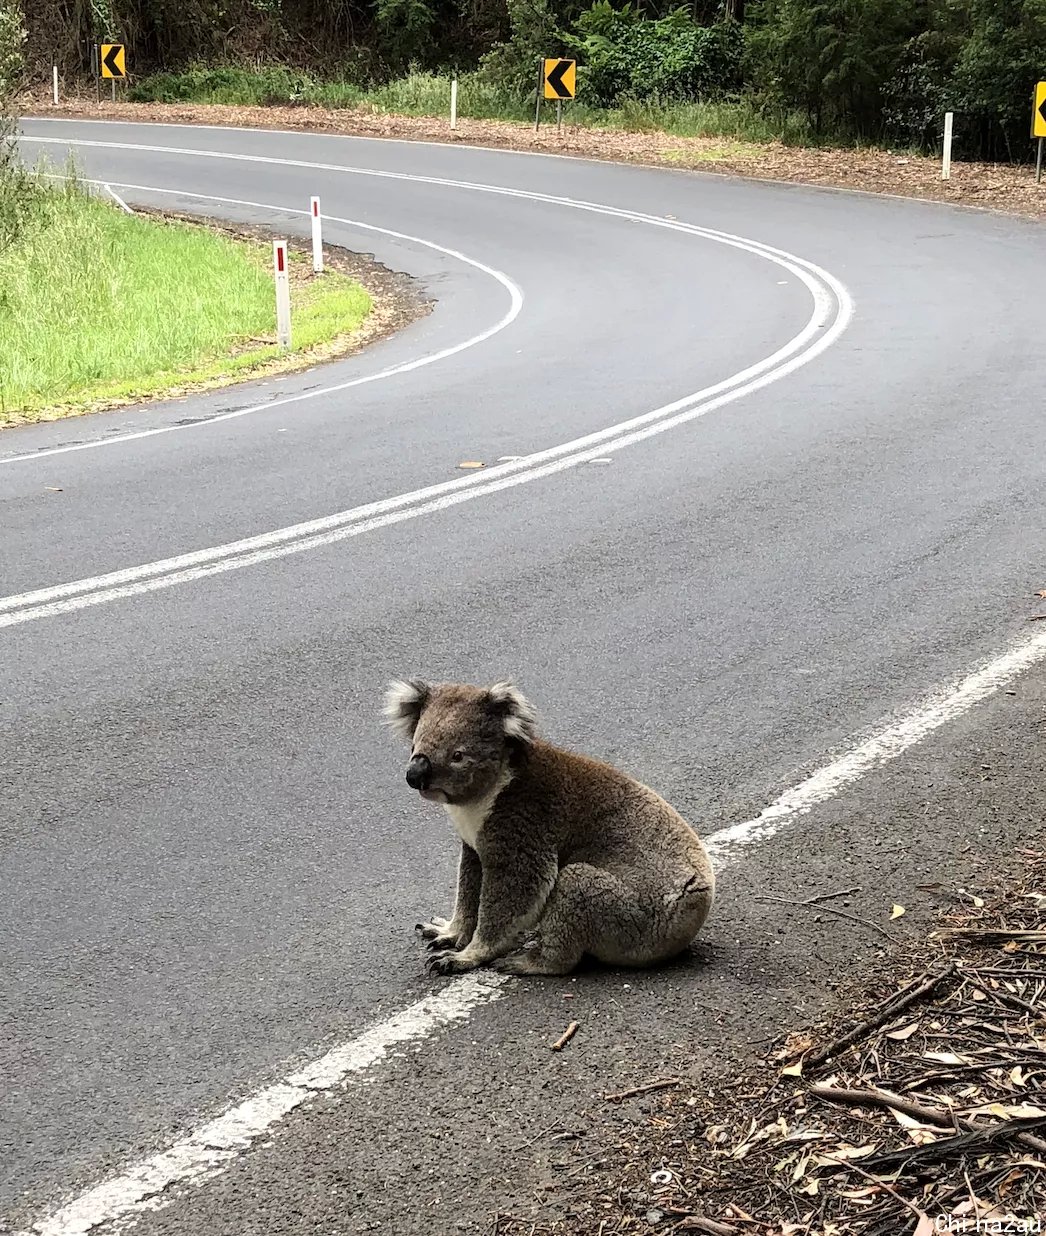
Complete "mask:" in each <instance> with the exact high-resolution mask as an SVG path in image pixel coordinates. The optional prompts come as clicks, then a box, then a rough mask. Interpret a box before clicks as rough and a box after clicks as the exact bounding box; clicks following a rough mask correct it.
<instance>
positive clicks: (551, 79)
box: [545, 60, 571, 99]
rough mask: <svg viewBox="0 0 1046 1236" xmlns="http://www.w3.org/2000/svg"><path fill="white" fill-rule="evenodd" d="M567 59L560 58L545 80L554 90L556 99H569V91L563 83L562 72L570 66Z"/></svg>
mask: <svg viewBox="0 0 1046 1236" xmlns="http://www.w3.org/2000/svg"><path fill="white" fill-rule="evenodd" d="M570 64H571V62H570V61H569V60H560V61H559V63H558V64H557V65H556V67H555V68H554V69H553V70H552V72H551V73H550V74H549V75H548V77H546V78H545V81H546V82H547V83H548V84H549V85H550V86H551V87H552V89H553V90H554V91H555V92H556V98H557V99H569V98H570V91H569V90H568V89H567V88H566V86H564V85H563V74H564V73H565V72H566V71H567V70H568V69H569V68H570Z"/></svg>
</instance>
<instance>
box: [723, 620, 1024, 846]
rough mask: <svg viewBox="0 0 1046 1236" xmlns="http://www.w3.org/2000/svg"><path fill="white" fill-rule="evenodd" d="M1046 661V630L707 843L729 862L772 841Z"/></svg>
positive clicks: (972, 672)
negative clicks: (792, 822)
mask: <svg viewBox="0 0 1046 1236" xmlns="http://www.w3.org/2000/svg"><path fill="white" fill-rule="evenodd" d="M1044 659H1046V632H1041V633H1039V634H1037V635H1033V636H1030V637H1028V638H1026V639H1023V640H1021V641H1020V642H1019V643H1017V644H1014V645H1013V646H1012V647H1011V648H1010V649H1009V650H1008V651H1007V652H1004V653H1003V654H1002V655H1001V656H998V657H995V658H994V659H993V660H991V661H988V662H985V663H984V664H983V665H981V666H979V667H978V668H977V669H975V670H973V671H971V672H970V673H969V674H967V675H966V677H965V678H962V679H960V680H959V681H957V682H954V683H951V684H949V685H948V686H946V687H943V688H941V689H939V690H937V691H936V692H934V694H933V695H931V696H930V697H929V698H927V699H926V700H924V701H923V702H922V704H920V705H919V706H918V707H916V708H915V709H914V710H911V711H909V712H907V713H905V714H904V715H903V716H902V717H900V718H899V719H898V720H896V721H894V722H892V723H891V724H889V725H887V726H885V728H883V729H880V730H878V731H877V732H876V733H874V734H872V736H871V737H870V738H866V739H865V740H864V741H863V742H861V743H859V744H858V745H857V746H856V747H854V748H853V749H852V750H851V751H848V752H847V754H846V755H844V756H842V757H841V758H840V759H838V760H833V761H832V763H830V764H826V765H825V766H824V767H823V768H820V769H818V770H817V772H815V773H813V774H812V775H811V776H809V777H807V778H806V779H805V780H804V781H800V782H799V784H798V785H794V786H793V787H792V788H791V789H790V790H787V791H786V792H785V793H784V794H782V795H781V797H780V798H778V799H776V800H775V801H774V802H772V803H771V804H770V806H769V807H765V808H764V809H763V810H762V811H761V812H760V813H759V814H758V815H757V816H756V817H755V818H754V819H751V820H745V821H744V822H743V823H741V824H732V825H731V826H730V827H729V828H721V829H720V830H719V831H718V832H716V833H713V834H712V835H711V836H710V837H709V838H708V841H707V844H708V847H709V850H710V852H712V853H713V854H714V855H715V857H716V858H717V859H718V860H719V862H730V861H731V860H732V859H733V857H734V856H735V854H736V853H737V852H738V851H739V850H741V849H743V848H744V847H745V846H750V845H753V844H755V843H756V842H762V841H768V840H770V838H771V837H773V836H774V835H775V834H776V833H778V832H779V831H780V830H781V829H782V828H783V827H784V826H785V825H786V824H787V823H788V822H789V821H790V820H792V819H794V818H795V817H796V816H799V815H805V814H806V813H807V812H808V811H810V810H811V808H813V807H816V806H817V805H818V803H823V802H827V801H828V800H829V799H830V798H834V797H835V796H836V794H838V793H840V791H842V790H844V789H845V788H846V787H847V786H848V785H852V784H853V783H854V782H855V781H859V780H860V779H861V778H862V777H864V776H866V775H867V774H868V773H870V772H872V771H874V770H875V769H876V768H881V767H882V766H883V765H884V764H888V763H890V761H891V760H895V759H897V758H898V756H901V755H903V754H904V753H905V752H906V751H907V750H908V748H909V747H912V746H914V745H915V744H916V743H917V742H922V740H923V739H924V738H926V737H928V736H929V735H930V734H932V733H934V731H935V730H939V729H940V728H941V726H942V725H947V724H948V722H949V721H954V720H955V719H956V718H957V717H961V716H962V715H963V714H964V713H966V712H969V711H970V709H971V708H973V707H974V706H975V705H976V704H979V703H981V701H982V700H985V699H987V698H988V697H989V696H990V695H993V694H994V693H995V692H996V691H999V690H1001V689H1002V688H1003V687H1005V686H1006V685H1007V684H1008V683H1010V682H1012V681H1013V680H1014V679H1015V678H1017V677H1019V676H1020V675H1021V674H1023V673H1024V672H1025V671H1026V670H1029V669H1031V668H1032V667H1033V666H1035V665H1038V664H1039V663H1040V662H1041V661H1043V660H1044Z"/></svg>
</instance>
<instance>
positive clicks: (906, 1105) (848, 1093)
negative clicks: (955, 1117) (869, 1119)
mask: <svg viewBox="0 0 1046 1236" xmlns="http://www.w3.org/2000/svg"><path fill="white" fill-rule="evenodd" d="M809 1089H810V1093H811V1094H815V1095H817V1097H818V1098H819V1099H827V1100H828V1101H829V1102H830V1103H848V1104H850V1105H852V1106H854V1107H866V1106H868V1105H871V1106H873V1107H894V1108H896V1109H897V1110H898V1111H899V1112H904V1113H905V1115H908V1116H912V1117H914V1118H915V1119H916V1120H922V1121H923V1122H924V1123H926V1124H936V1125H939V1126H941V1127H942V1128H948V1129H950V1128H951V1127H952V1117H951V1113H950V1112H947V1111H945V1110H944V1108H941V1107H923V1105H922V1104H921V1103H913V1102H912V1101H911V1099H902V1098H901V1096H900V1095H898V1094H892V1093H891V1092H890V1091H889V1090H839V1089H836V1088H835V1087H834V1086H819V1085H818V1084H817V1083H816V1082H812V1083H811V1085H810V1088H809Z"/></svg>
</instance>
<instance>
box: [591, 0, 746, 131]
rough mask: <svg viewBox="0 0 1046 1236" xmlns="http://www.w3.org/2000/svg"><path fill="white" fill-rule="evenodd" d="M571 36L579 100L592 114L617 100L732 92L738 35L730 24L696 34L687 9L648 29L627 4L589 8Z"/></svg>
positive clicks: (736, 83)
mask: <svg viewBox="0 0 1046 1236" xmlns="http://www.w3.org/2000/svg"><path fill="white" fill-rule="evenodd" d="M576 29H577V32H578V33H577V37H576V39H575V45H576V47H577V49H578V55H579V57H580V58H581V60H582V61H583V63H584V65H585V66H586V67H585V69H584V72H583V74H582V97H584V98H585V99H586V100H588V101H590V102H592V103H595V104H597V105H599V106H604V107H605V106H610V105H612V104H613V103H614V102H615V101H616V100H618V99H620V98H631V99H637V100H646V99H660V100H664V101H666V102H672V101H680V100H690V99H708V98H720V97H722V96H724V95H729V94H732V93H735V92H736V91H737V90H738V89H739V88H740V85H741V65H742V53H743V35H742V29H741V27H740V26H739V25H737V23H736V22H719V23H717V24H716V25H712V26H700V25H697V24H696V23H695V22H694V21H693V19H692V18H691V16H690V10H689V9H687V8H679V9H676V10H674V11H673V12H671V13H668V14H667V15H666V16H664V17H661V18H658V19H656V20H653V21H651V20H649V19H646V18H643V17H642V16H641V15H640V12H639V9H638V8H637V7H636V6H635V5H634V4H632V3H630V2H626V3H625V4H624V5H623V6H622V7H621V8H615V7H614V6H613V5H612V4H611V3H610V0H595V3H594V4H593V5H592V7H591V8H590V9H588V10H587V12H585V13H582V14H581V15H580V16H579V17H578V19H577V22H576Z"/></svg>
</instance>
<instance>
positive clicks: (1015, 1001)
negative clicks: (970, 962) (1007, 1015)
mask: <svg viewBox="0 0 1046 1236" xmlns="http://www.w3.org/2000/svg"><path fill="white" fill-rule="evenodd" d="M963 977H964V978H965V979H967V981H968V982H970V983H972V984H973V985H974V987H976V988H977V989H978V990H980V991H983V992H984V994H985V995H986V996H990V997H992V998H993V999H995V1000H1001V1001H1002V1002H1003V1004H1010V1005H1012V1006H1013V1007H1014V1008H1018V1009H1023V1011H1024V1012H1025V1013H1030V1014H1031V1015H1032V1017H1036V1018H1042V1017H1044V1016H1046V1014H1044V1013H1043V1012H1042V1010H1041V1009H1037V1008H1036V1007H1035V1005H1034V1004H1029V1003H1028V1001H1027V1000H1022V999H1021V998H1020V996H1011V995H1010V993H1009V992H1008V991H997V990H996V989H995V988H993V987H985V986H984V984H983V983H978V982H977V980H976V979H975V978H973V977H972V976H971V975H969V974H967V973H966V972H965V971H963Z"/></svg>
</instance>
